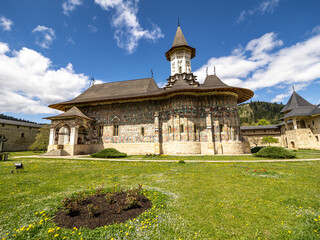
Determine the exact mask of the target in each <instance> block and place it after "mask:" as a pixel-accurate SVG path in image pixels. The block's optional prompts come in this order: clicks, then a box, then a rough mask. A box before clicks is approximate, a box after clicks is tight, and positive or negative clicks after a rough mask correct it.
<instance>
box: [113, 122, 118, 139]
mask: <svg viewBox="0 0 320 240" xmlns="http://www.w3.org/2000/svg"><path fill="white" fill-rule="evenodd" d="M113 136H119V124H118V123H114V124H113Z"/></svg>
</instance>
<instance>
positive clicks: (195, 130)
mask: <svg viewBox="0 0 320 240" xmlns="http://www.w3.org/2000/svg"><path fill="white" fill-rule="evenodd" d="M193 131H194V133H195V134H196V133H197V125H194V129H193Z"/></svg>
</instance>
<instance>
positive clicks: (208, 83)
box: [199, 75, 254, 103]
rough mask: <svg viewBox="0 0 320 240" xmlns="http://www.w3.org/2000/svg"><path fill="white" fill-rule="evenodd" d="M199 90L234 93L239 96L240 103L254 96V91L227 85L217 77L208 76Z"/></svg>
mask: <svg viewBox="0 0 320 240" xmlns="http://www.w3.org/2000/svg"><path fill="white" fill-rule="evenodd" d="M199 88H200V89H204V90H210V91H212V90H215V91H218V92H226V91H228V92H234V93H236V94H237V95H238V103H242V102H245V101H247V100H249V99H250V98H252V97H253V95H254V93H253V91H251V90H250V89H246V88H240V87H233V86H229V85H227V84H225V83H224V82H222V81H221V80H220V78H218V77H217V76H216V75H208V76H207V77H206V79H205V80H204V83H203V84H201V85H200V87H199Z"/></svg>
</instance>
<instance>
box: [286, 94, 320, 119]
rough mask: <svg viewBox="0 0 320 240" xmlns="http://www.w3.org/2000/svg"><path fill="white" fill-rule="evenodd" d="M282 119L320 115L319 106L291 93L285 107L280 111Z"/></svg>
mask: <svg viewBox="0 0 320 240" xmlns="http://www.w3.org/2000/svg"><path fill="white" fill-rule="evenodd" d="M281 113H283V114H284V116H283V118H281V119H285V118H290V117H299V116H312V115H317V114H320V105H317V106H315V105H313V104H311V103H309V102H308V101H307V100H305V99H304V98H303V97H301V96H300V95H299V94H298V93H296V92H295V91H293V93H292V95H291V97H290V99H289V101H288V103H287V105H286V106H285V107H284V108H283V109H282V110H281Z"/></svg>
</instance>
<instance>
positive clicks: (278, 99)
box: [271, 93, 290, 102]
mask: <svg viewBox="0 0 320 240" xmlns="http://www.w3.org/2000/svg"><path fill="white" fill-rule="evenodd" d="M289 96H290V94H289V93H288V94H279V95H277V96H275V98H273V99H271V102H283V100H284V99H285V98H287V97H289Z"/></svg>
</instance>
